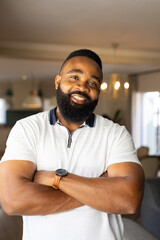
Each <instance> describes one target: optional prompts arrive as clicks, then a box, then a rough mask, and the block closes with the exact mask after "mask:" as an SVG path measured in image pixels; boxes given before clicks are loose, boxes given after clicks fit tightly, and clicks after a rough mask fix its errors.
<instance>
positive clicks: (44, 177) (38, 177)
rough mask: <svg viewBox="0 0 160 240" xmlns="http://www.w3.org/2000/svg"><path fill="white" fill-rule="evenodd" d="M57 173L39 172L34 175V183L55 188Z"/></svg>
mask: <svg viewBox="0 0 160 240" xmlns="http://www.w3.org/2000/svg"><path fill="white" fill-rule="evenodd" d="M54 177H55V171H37V172H36V173H35V175H34V179H33V182H35V183H39V184H42V185H46V186H50V187H52V186H53V181H54Z"/></svg>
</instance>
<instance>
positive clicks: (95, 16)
mask: <svg viewBox="0 0 160 240" xmlns="http://www.w3.org/2000/svg"><path fill="white" fill-rule="evenodd" d="M112 43H118V44H119V47H118V48H117V50H116V53H115V51H114V50H113V48H112ZM77 48H90V49H92V50H94V51H96V52H97V53H98V54H99V55H100V57H101V58H102V61H103V64H104V65H103V69H104V72H105V73H106V74H109V73H111V72H112V71H113V65H114V66H115V65H116V71H117V72H119V73H138V72H142V71H147V70H154V69H160V1H159V0H98V1H97V0H81V1H76V0H45V1H44V0H27V1H22V0H14V1H13V0H0V80H5V79H6V80H7V79H9V80H12V79H13V80H14V79H16V78H21V77H22V76H23V75H27V74H28V75H34V77H36V78H43V79H48V78H49V79H50V78H51V77H53V76H54V75H55V74H56V73H57V72H58V70H59V68H60V65H61V63H62V61H63V60H64V58H65V57H66V56H67V55H68V54H69V53H70V52H71V51H73V50H75V49H77Z"/></svg>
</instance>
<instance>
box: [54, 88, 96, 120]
mask: <svg viewBox="0 0 160 240" xmlns="http://www.w3.org/2000/svg"><path fill="white" fill-rule="evenodd" d="M73 93H74V94H79V95H81V96H84V97H85V98H86V99H87V100H88V102H87V103H84V104H77V103H75V102H71V99H70V96H71V95H72V94H73ZM56 98H57V105H58V107H59V110H60V113H61V115H62V117H63V118H64V119H65V120H66V121H68V122H73V123H80V122H84V121H86V120H87V119H88V118H89V117H90V115H91V114H92V112H93V111H94V109H95V107H96V105H97V103H98V98H97V99H96V100H94V101H93V100H92V99H91V98H90V97H89V96H88V95H87V94H86V93H84V92H81V91H74V92H71V93H68V94H65V93H64V92H63V91H62V90H61V88H60V84H59V86H58V88H57V92H56Z"/></svg>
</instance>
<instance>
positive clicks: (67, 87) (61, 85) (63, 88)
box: [60, 83, 71, 93]
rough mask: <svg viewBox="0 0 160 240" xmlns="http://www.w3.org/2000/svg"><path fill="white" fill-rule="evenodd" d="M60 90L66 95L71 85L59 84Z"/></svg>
mask: <svg viewBox="0 0 160 240" xmlns="http://www.w3.org/2000/svg"><path fill="white" fill-rule="evenodd" d="M60 88H61V90H62V91H63V92H64V93H68V92H69V91H70V89H71V85H70V84H67V83H65V84H64V83H61V84H60Z"/></svg>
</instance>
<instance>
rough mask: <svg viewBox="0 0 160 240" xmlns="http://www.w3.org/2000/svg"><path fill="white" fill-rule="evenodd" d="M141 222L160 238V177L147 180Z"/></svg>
mask: <svg viewBox="0 0 160 240" xmlns="http://www.w3.org/2000/svg"><path fill="white" fill-rule="evenodd" d="M141 224H142V226H143V227H144V228H146V229H147V230H148V231H150V232H151V233H152V234H154V235H155V236H156V237H157V238H158V239H160V178H154V179H146V180H145V190H144V197H143V201H142V205H141Z"/></svg>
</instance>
